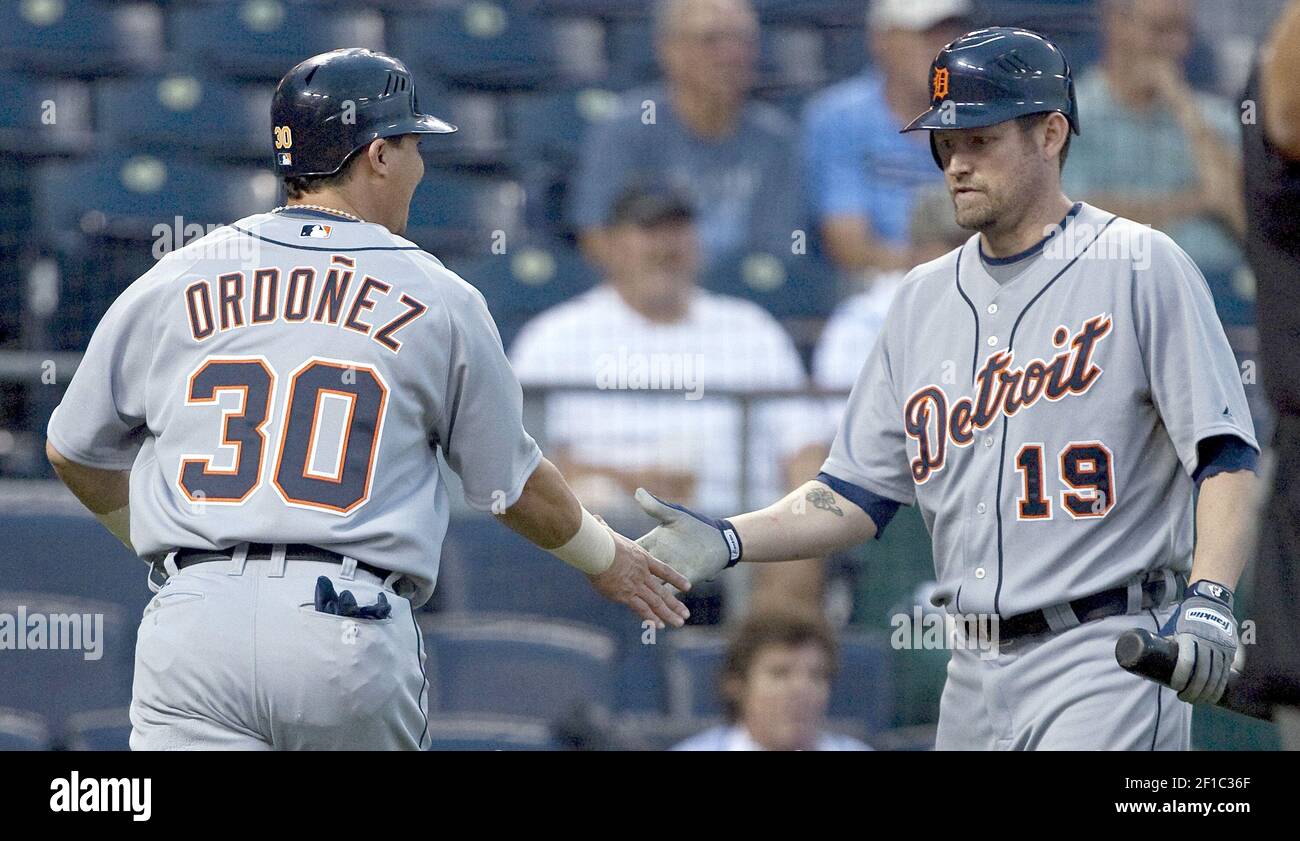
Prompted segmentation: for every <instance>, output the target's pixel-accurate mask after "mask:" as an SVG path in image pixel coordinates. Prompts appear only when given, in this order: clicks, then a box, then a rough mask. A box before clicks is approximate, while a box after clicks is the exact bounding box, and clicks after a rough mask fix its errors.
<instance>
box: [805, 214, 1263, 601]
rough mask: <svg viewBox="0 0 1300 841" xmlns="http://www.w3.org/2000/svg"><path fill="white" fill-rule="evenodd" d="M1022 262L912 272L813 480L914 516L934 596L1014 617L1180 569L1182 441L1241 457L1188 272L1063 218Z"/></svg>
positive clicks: (962, 262)
mask: <svg viewBox="0 0 1300 841" xmlns="http://www.w3.org/2000/svg"><path fill="white" fill-rule="evenodd" d="M1031 251H1032V252H1034V253H1029V254H1026V255H1017V258H1016V259H1011V260H1007V261H996V260H994V261H987V260H986V259H985V258H983V257H982V255H981V254H980V245H979V236H978V235H976V236H973V237H971V239H970V240H969V241H967V242H966V244H964V245H963V246H961V247H960V248H958V249H956V250H955V251H953V252H951V253H949V254H947V255H945V256H943V257H941V258H939V259H937V260H934V261H932V262H929V263H926V264H924V265H921V266H918V267H917V268H915V269H914V270H913V271H912V272H911V273H910V274H909V275H908V277H907V279H906V280H905V281H904V283H903V285H902V287H901V289H900V290H899V293H898V295H897V298H896V299H895V301H894V303H893V306H892V309H891V311H890V314H889V317H888V319H887V321H886V325H885V328H884V332H883V333H882V335H881V337H880V340H879V341H878V342H877V344H876V346H875V348H874V350H873V351H872V353H871V355H870V356H869V357H868V359H867V361H866V364H865V366H864V367H863V369H862V372H861V374H860V376H859V378H858V380H857V383H856V385H855V386H854V389H853V393H852V395H851V397H850V399H849V407H848V410H847V412H846V414H845V416H844V419H843V422H842V424H841V427H840V430H839V433H838V435H837V436H836V439H835V443H834V445H833V447H832V450H831V454H830V457H829V459H828V460H827V461H826V464H825V466H824V467H823V471H824V472H825V473H827V474H830V475H831V476H833V477H836V478H838V479H840V480H842V481H845V482H849V483H852V484H854V485H857V486H859V487H862V488H865V489H866V490H868V491H871V492H873V493H876V494H879V495H881V496H884V497H888V498H890V499H893V500H896V501H898V502H902V503H906V504H911V503H915V504H917V505H918V506H919V507H920V510H921V513H922V515H923V516H924V519H925V521H926V524H927V525H928V527H929V529H930V533H931V536H932V539H933V544H934V558H935V567H936V574H937V578H938V583H939V586H938V588H937V589H936V591H935V594H934V600H935V602H936V603H937V604H943V605H945V606H947V607H948V609H949V610H950V611H953V612H958V613H990V614H992V613H996V614H1000V615H1002V616H1013V615H1016V614H1020V613H1025V612H1027V611H1031V610H1036V609H1040V608H1044V607H1048V606H1051V605H1056V604H1059V603H1061V602H1064V601H1067V600H1072V599H1076V598H1080V597H1082V596H1087V595H1090V594H1093V593H1097V592H1100V591H1103V590H1107V589H1110V588H1114V587H1119V586H1123V585H1124V584H1125V583H1126V582H1127V581H1129V580H1130V579H1131V578H1133V577H1134V576H1135V575H1138V574H1140V573H1143V572H1144V571H1150V570H1157V569H1166V568H1169V569H1174V570H1176V571H1186V570H1188V569H1190V565H1191V558H1192V543H1193V519H1192V514H1193V508H1192V497H1193V487H1194V485H1193V480H1192V473H1193V472H1194V471H1195V469H1196V467H1197V445H1198V442H1200V441H1201V440H1203V439H1205V438H1208V437H1211V436H1216V435H1235V436H1237V437H1239V438H1241V439H1242V440H1244V441H1246V442H1247V443H1248V444H1250V445H1251V446H1254V447H1256V448H1258V445H1257V444H1256V442H1255V437H1254V428H1253V426H1252V424H1251V420H1250V413H1249V410H1248V409H1247V407H1246V397H1245V393H1244V391H1243V388H1242V384H1241V378H1240V374H1239V371H1238V369H1237V363H1236V360H1235V358H1234V356H1233V353H1232V350H1231V348H1230V347H1229V345H1228V341H1227V338H1226V337H1225V335H1224V332H1223V328H1222V326H1221V325H1220V323H1219V320H1218V317H1217V315H1216V313H1215V309H1214V302H1213V299H1212V297H1211V295H1210V290H1209V287H1208V285H1207V284H1206V282H1205V279H1204V278H1203V277H1202V276H1201V274H1200V272H1199V271H1198V270H1197V268H1196V266H1195V265H1194V264H1193V263H1192V261H1191V260H1190V259H1188V257H1187V255H1186V254H1184V253H1183V251H1182V250H1181V249H1179V247H1178V246H1177V245H1175V244H1174V243H1173V241H1172V240H1170V239H1169V238H1168V237H1167V236H1165V235H1164V234H1161V233H1160V232H1158V231H1153V230H1151V229H1149V228H1146V227H1144V226H1141V225H1138V224H1136V223H1134V222H1131V221H1129V220H1126V219H1122V218H1118V217H1116V216H1114V215H1113V214H1111V213H1107V212H1106V211H1103V210H1100V209H1098V208H1095V207H1091V206H1089V205H1086V204H1082V203H1080V204H1079V205H1076V206H1075V209H1074V210H1073V211H1072V212H1071V214H1070V215H1069V216H1068V217H1067V218H1066V220H1065V222H1064V224H1063V225H1062V226H1061V227H1060V228H1059V229H1058V230H1057V232H1056V233H1055V234H1054V235H1053V236H1050V237H1049V238H1047V239H1046V240H1045V241H1044V242H1043V243H1040V244H1039V246H1038V247H1037V249H1036V250H1033V249H1031Z"/></svg>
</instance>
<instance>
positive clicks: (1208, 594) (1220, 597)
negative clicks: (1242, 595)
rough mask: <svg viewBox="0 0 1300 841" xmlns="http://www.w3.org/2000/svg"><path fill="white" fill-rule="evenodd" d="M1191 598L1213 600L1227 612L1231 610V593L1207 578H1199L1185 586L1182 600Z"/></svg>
mask: <svg viewBox="0 0 1300 841" xmlns="http://www.w3.org/2000/svg"><path fill="white" fill-rule="evenodd" d="M1193 596H1200V597H1201V598H1205V599H1213V600H1214V601H1216V602H1219V603H1220V604H1222V605H1223V606H1224V607H1226V608H1228V610H1232V591H1231V590H1229V589H1228V588H1227V587H1224V586H1223V585H1222V584H1217V583H1215V582H1213V581H1211V580H1210V579H1208V578H1200V579H1197V580H1196V581H1194V582H1192V583H1191V584H1189V585H1187V589H1186V590H1185V591H1184V592H1183V598H1184V599H1190V598H1192V597H1193Z"/></svg>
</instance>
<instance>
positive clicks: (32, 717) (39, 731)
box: [0, 708, 50, 751]
mask: <svg viewBox="0 0 1300 841" xmlns="http://www.w3.org/2000/svg"><path fill="white" fill-rule="evenodd" d="M49 748H50V731H49V728H48V727H46V725H45V719H44V718H42V717H41V716H39V715H36V714H34V713H29V712H23V711H21V710H9V709H4V708H0V751H11V750H49Z"/></svg>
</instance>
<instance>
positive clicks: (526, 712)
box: [420, 582, 614, 721]
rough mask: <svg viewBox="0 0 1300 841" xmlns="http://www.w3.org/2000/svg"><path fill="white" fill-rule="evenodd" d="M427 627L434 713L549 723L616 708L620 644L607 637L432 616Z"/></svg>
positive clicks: (524, 621)
mask: <svg viewBox="0 0 1300 841" xmlns="http://www.w3.org/2000/svg"><path fill="white" fill-rule="evenodd" d="M516 586H518V582H516ZM420 621H421V625H422V626H423V627H424V630H425V634H424V639H425V649H426V651H427V654H428V661H427V664H426V670H427V673H428V677H429V683H430V687H431V690H430V697H431V700H432V703H431V704H430V708H431V709H435V710H437V711H439V712H481V713H491V714H503V715H521V716H529V717H533V718H542V719H545V720H548V721H549V720H553V719H555V718H557V717H560V716H563V715H565V714H568V713H571V712H572V711H573V710H575V709H577V708H584V707H585V708H593V709H599V710H608V709H611V708H612V706H613V702H614V691H613V680H612V678H611V672H612V668H611V666H612V663H613V660H614V641H613V640H612V639H611V638H610V637H609V636H608V635H607V634H603V633H601V632H599V631H596V630H593V629H590V628H587V627H584V626H581V625H576V624H573V623H567V622H548V621H546V620H545V619H542V618H539V617H536V616H501V617H471V616H463V617H454V616H432V615H428V614H426V615H424V616H422V617H421V619H420Z"/></svg>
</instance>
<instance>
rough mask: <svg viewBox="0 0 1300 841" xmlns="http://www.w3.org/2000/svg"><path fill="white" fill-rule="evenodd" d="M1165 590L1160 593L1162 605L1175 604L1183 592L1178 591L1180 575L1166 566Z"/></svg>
mask: <svg viewBox="0 0 1300 841" xmlns="http://www.w3.org/2000/svg"><path fill="white" fill-rule="evenodd" d="M1164 574H1165V591H1164V592H1163V593H1161V594H1160V606H1161V607H1165V606H1166V605H1170V604H1173V603H1174V602H1176V601H1178V599H1179V598H1180V597H1181V596H1182V593H1180V592H1178V576H1177V575H1175V574H1174V571H1173V570H1172V569H1170V568H1169V567H1165V569H1164Z"/></svg>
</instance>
